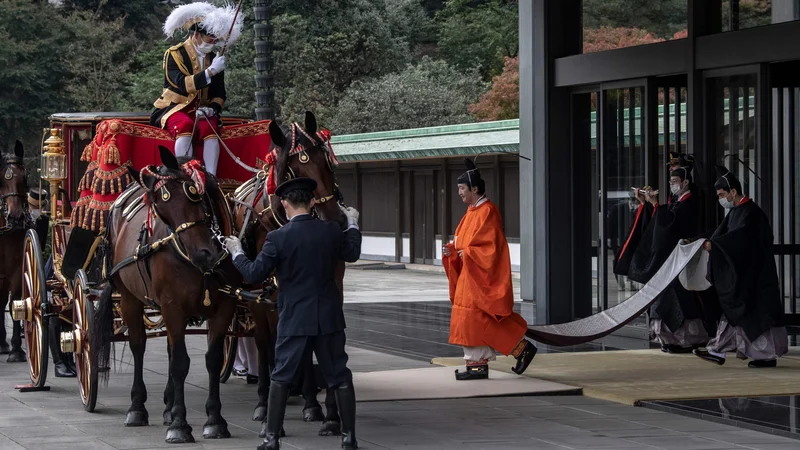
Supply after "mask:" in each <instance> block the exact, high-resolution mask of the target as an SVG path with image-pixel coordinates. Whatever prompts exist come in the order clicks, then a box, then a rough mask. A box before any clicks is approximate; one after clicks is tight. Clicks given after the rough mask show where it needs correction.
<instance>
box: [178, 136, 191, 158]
mask: <svg viewBox="0 0 800 450" xmlns="http://www.w3.org/2000/svg"><path fill="white" fill-rule="evenodd" d="M181 156H192V137H191V136H181V137H179V138H178V139H175V157H176V158H180V157H181Z"/></svg>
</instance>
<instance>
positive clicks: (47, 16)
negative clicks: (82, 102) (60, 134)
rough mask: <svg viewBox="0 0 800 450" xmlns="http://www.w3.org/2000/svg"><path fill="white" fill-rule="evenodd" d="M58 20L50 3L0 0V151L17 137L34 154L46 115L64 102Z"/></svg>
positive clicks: (64, 72) (62, 38)
mask: <svg viewBox="0 0 800 450" xmlns="http://www.w3.org/2000/svg"><path fill="white" fill-rule="evenodd" d="M64 30H65V26H64V22H63V19H62V18H61V16H60V15H59V14H58V11H56V10H55V8H53V7H52V6H50V5H48V4H34V3H32V2H30V1H26V0H10V1H2V2H0V40H2V42H3V45H1V46H0V66H2V68H3V69H2V70H0V85H2V86H4V87H5V88H4V89H2V91H1V92H0V150H3V151H6V150H10V149H11V148H12V147H11V145H13V143H14V141H15V140H16V139H19V140H21V141H22V142H23V144H24V145H25V149H26V152H28V153H30V154H31V155H32V156H38V154H39V153H38V151H39V147H40V145H41V136H42V128H43V127H44V126H46V125H47V117H48V116H49V115H50V114H52V113H54V112H57V111H58V110H59V109H61V108H63V107H65V106H66V99H65V98H64V97H63V96H61V95H59V94H58V92H60V91H61V90H62V89H63V87H64V84H65V83H64V80H65V78H66V77H67V75H68V71H67V68H66V67H65V64H64V63H65V58H64V57H63V55H64V54H65V53H64V47H63V43H64V42H65V40H66V35H65V32H64Z"/></svg>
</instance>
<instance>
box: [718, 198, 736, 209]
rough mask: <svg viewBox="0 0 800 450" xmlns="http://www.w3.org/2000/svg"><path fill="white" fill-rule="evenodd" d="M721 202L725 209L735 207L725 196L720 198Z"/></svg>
mask: <svg viewBox="0 0 800 450" xmlns="http://www.w3.org/2000/svg"><path fill="white" fill-rule="evenodd" d="M719 204H720V205H721V206H722V207H723V208H725V209H733V202H732V201H730V200H728V199H727V198H725V197H722V198H721V199H719Z"/></svg>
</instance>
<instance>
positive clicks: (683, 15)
mask: <svg viewBox="0 0 800 450" xmlns="http://www.w3.org/2000/svg"><path fill="white" fill-rule="evenodd" d="M583 26H584V28H583V53H593V52H600V51H604V50H613V49H616V48H622V47H634V46H637V45H645V44H653V43H656V42H664V41H669V40H672V39H683V38H685V37H686V36H687V31H686V28H687V0H628V1H609V0H583Z"/></svg>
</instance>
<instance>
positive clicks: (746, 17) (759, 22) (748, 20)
mask: <svg viewBox="0 0 800 450" xmlns="http://www.w3.org/2000/svg"><path fill="white" fill-rule="evenodd" d="M721 12H722V17H721V19H722V31H736V30H743V29H745V28H753V27H760V26H763V25H770V24H773V23H781V22H791V21H793V20H797V19H799V18H800V14H798V12H800V4H798V2H797V1H796V0H723V1H722V11H721Z"/></svg>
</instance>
